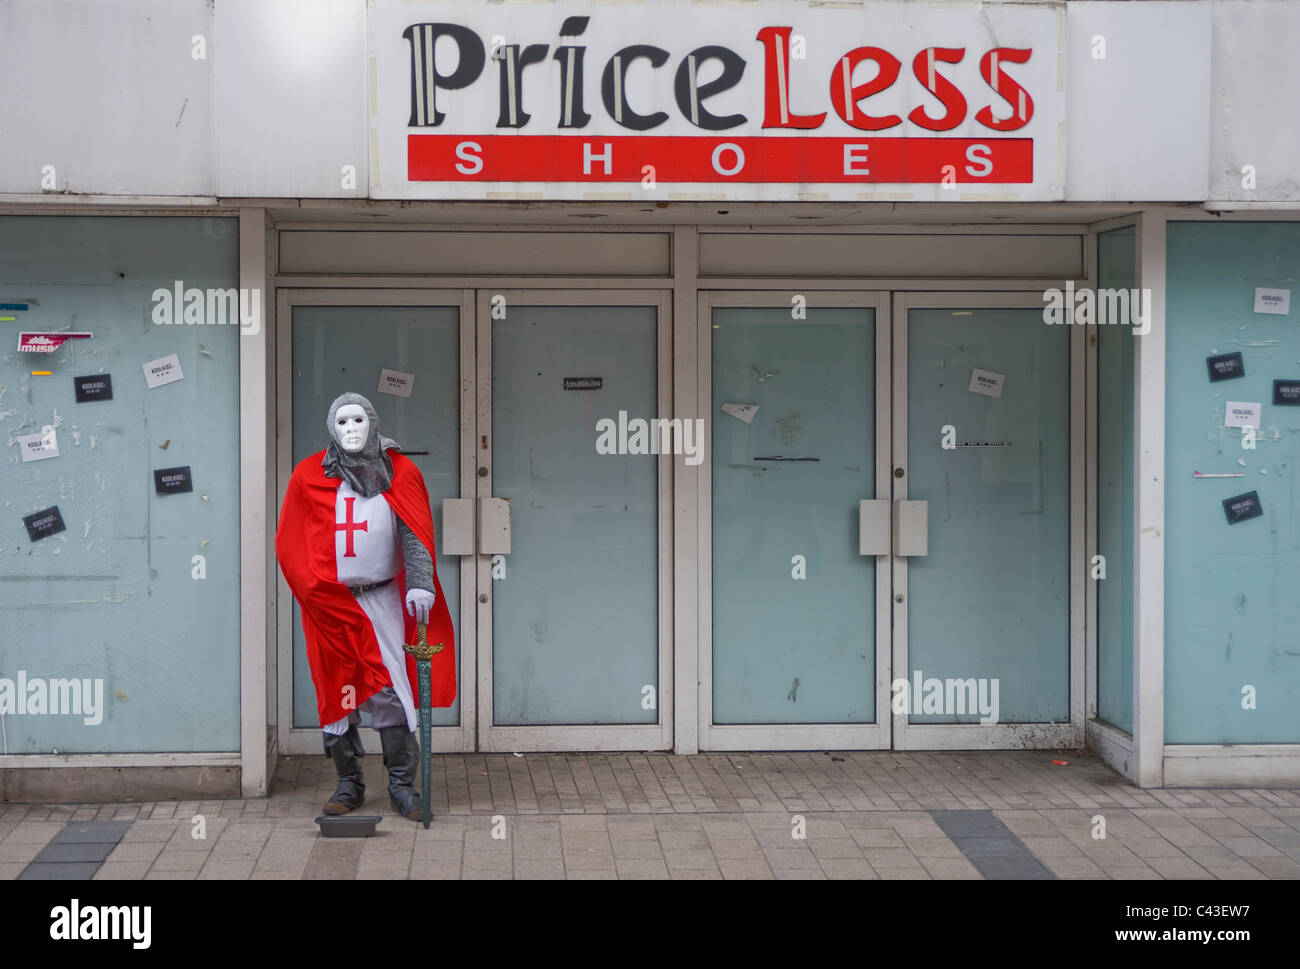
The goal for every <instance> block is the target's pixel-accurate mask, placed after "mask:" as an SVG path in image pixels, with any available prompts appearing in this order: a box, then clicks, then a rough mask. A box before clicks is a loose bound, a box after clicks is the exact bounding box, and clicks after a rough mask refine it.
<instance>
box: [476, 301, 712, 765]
mask: <svg viewBox="0 0 1300 969" xmlns="http://www.w3.org/2000/svg"><path fill="white" fill-rule="evenodd" d="M476 296H477V298H476V302H475V311H474V315H473V321H474V328H475V337H476V344H475V345H476V347H477V369H476V371H475V372H476V373H477V378H478V379H477V385H476V387H475V388H474V390H475V407H474V413H475V415H476V429H475V431H474V433H473V436H472V437H471V439H470V446H471V457H472V458H474V461H473V462H472V465H471V468H472V470H471V472H470V473H471V476H472V477H473V483H474V486H475V487H476V488H477V490H474V491H469V492H466V494H473V495H474V496H475V497H476V498H489V497H492V480H493V479H492V455H493V450H492V448H493V441H494V436H495V435H494V433H493V430H492V300H493V298H494V297H498V296H503V297H504V298H505V305H506V307H507V310H506V311H507V313H508V312H509V307H510V306H650V307H654V308H655V310H656V318H655V340H656V343H655V346H656V367H657V373H656V381H655V392H656V401H655V411H656V415H655V416H657V417H659V418H662V419H667V418H671V417H672V416H673V415H672V407H673V396H672V379H673V357H672V337H673V315H672V296H673V292H672V289H671V287H665V288H662V289H649V288H647V289H620V290H602V289H578V288H574V289H568V290H565V289H479V290H477V291H476ZM484 436H486V439H487V450H486V459H484V458H483V450H482V448H479V449H478V450H475V444H476V442H479V441H481V439H482V438H483V437H484ZM594 441H595V438H594V429H593V446H594ZM706 453H707V452H706ZM480 461H482V464H480ZM679 461H681V462H684V461H685V457H684V456H677V455H666V454H661V455H659V460H658V476H657V477H658V480H657V497H656V511H657V516H656V517H657V528H658V570H657V576H658V637H657V639H658V647H659V663H658V671H659V683H658V687H657V690H656V700H657V706H658V711H657V712H658V714H659V719H658V721H657V722H656V723H650V724H590V725H587V724H562V725H526V726H520V725H513V724H494V723H493V722H492V687H493V670H492V595H493V590H492V556H491V555H488V554H476V555H474V556H468V557H467V558H472V559H474V560H475V561H476V573H477V588H476V595H477V594H478V593H483V594H486V596H487V599H488V601H487V602H483V601H482V595H478V599H479V601H477V602H475V603H474V606H475V607H476V611H477V620H476V629H477V640H476V641H477V649H476V652H477V664H476V667H477V669H478V670H479V671H480V673H479V675H478V676H477V678H476V681H475V682H476V688H477V691H478V702H477V710H478V738H477V739H478V749H479V750H481V751H484V752H500V751H559V750H593V751H595V750H643V751H644V750H669V749H671V748H672V746H673V695H674V689H673V590H674V586H673V501H672V497H673V495H672V481H673V473H674V469H675V466H676V465H677V463H678V462H679ZM475 466H480V467H483V468H486V469H487V474H486V475H483V476H482V477H479V476H477V473H476V471H475V470H473V468H474V467H475ZM508 561H509V559H508V558H507V562H508Z"/></svg>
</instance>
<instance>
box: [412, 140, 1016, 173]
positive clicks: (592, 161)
mask: <svg viewBox="0 0 1300 969" xmlns="http://www.w3.org/2000/svg"><path fill="white" fill-rule="evenodd" d="M406 177H407V179H408V180H409V181H412V182H646V183H647V184H648V185H649V184H653V183H654V182H694V183H708V182H759V183H763V182H767V183H785V184H791V183H795V184H797V183H830V182H850V183H851V182H861V183H863V184H870V183H884V184H901V183H907V182H911V183H922V184H926V183H928V184H958V185H967V184H1009V183H1032V182H1033V180H1034V141H1033V139H1032V138H950V137H944V138H926V137H919V138H910V137H909V138H897V137H896V138H872V137H856V138H854V137H849V138H810V137H775V136H759V137H737V138H726V137H699V136H693V135H684V136H662V135H660V136H656V135H610V136H600V135H423V134H421V135H408V136H407V175H406Z"/></svg>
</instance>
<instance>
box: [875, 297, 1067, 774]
mask: <svg viewBox="0 0 1300 969" xmlns="http://www.w3.org/2000/svg"><path fill="white" fill-rule="evenodd" d="M1060 282H1062V283H1063V282H1064V280H1061V281H1060ZM1074 282H1075V283H1076V285H1089V279H1088V277H1085V278H1083V279H1077V280H1075V281H1074ZM948 307H952V308H954V309H982V308H990V309H1003V308H1006V309H1012V308H1023V309H1040V310H1041V309H1042V307H1043V299H1042V296H1041V293H1040V294H1031V293H1005V292H1003V293H999V292H989V291H968V292H964V293H950V292H949V293H914V292H913V293H897V294H895V296H894V346H895V361H894V362H895V368H894V394H895V397H894V427H893V444H894V462H893V463H894V466H895V467H901V468H903V469H904V470H906V469H907V467H908V464H907V440H908V438H907V430H908V428H907V345H908V344H907V328H908V318H907V315H908V312H909V311H910V310H913V309H943V308H948ZM1044 325H1046V324H1044ZM1086 330H1087V327H1084V326H1078V327H1071V333H1070V357H1069V372H1070V387H1069V426H1070V443H1069V472H1068V474H1069V482H1070V500H1069V542H1068V548H1067V552H1066V554H1067V560H1068V588H1069V612H1068V619H1067V622H1068V629H1069V653H1068V657H1067V669H1068V673H1069V694H1068V696H1069V701H1068V704H1069V711H1070V719H1069V721H1068V722H1066V723H1023V724H1021V723H996V724H988V725H983V724H909V723H908V722H907V719H908V718H907V717H906V716H899V717H897V718H896V722H895V724H894V748H895V749H897V750H991V749H1007V748H1012V749H1014V748H1020V747H1026V746H1030V747H1054V746H1060V747H1078V746H1081V745H1082V743H1083V737H1084V710H1085V683H1084V678H1085V670H1086V656H1085V653H1086V650H1085V643H1086V628H1085V623H1086V619H1087V615H1086V609H1085V601H1086V592H1085V589H1084V580H1085V576H1086V574H1087V573H1086V570H1085V569H1084V567H1083V566H1084V560H1083V555H1084V553H1085V551H1086V547H1087V546H1086V540H1085V534H1086V519H1085V514H1086V510H1087V503H1086V493H1085V486H1084V482H1085V479H1086V477H1087V469H1086V466H1085V457H1086V453H1085V447H1086V436H1085V433H1084V416H1085V415H1084V407H1085V403H1086V400H1085V380H1084V349H1085V331H1086ZM907 482H908V479H907V477H906V476H904V477H903V478H901V479H899V481H898V482H896V484H895V493H894V498H895V500H898V499H900V498H905V497H906V495H907ZM894 594H895V596H896V597H897V596H899V595H901V596H902V597H903V602H902V603H897V602H895V603H894V608H895V612H894V657H893V660H894V670H895V671H901V670H907V669H909V665H908V654H907V648H908V633H907V616H908V608H909V594H908V587H907V559H906V558H900V557H896V558H895V560H894Z"/></svg>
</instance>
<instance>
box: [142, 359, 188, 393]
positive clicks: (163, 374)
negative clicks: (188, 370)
mask: <svg viewBox="0 0 1300 969" xmlns="http://www.w3.org/2000/svg"><path fill="white" fill-rule="evenodd" d="M140 366H142V367H143V368H144V380H145V383H147V384H148V385H149V389H150V390H153V389H154V388H155V387H161V386H163V384H170V383H175V382H176V381H177V380H181V379H183V378H184V377H185V374H183V373H181V358H180V357H178V356H177V355H176V354H174V353H172V354H169V355H168V356H165V357H159V358H158V359H157V360H150V361H149V362H148V363H142V364H141V365H140Z"/></svg>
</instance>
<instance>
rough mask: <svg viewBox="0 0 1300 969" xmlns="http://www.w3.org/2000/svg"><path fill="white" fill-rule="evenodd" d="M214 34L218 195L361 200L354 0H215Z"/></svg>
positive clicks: (365, 168)
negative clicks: (347, 172) (348, 179)
mask: <svg viewBox="0 0 1300 969" xmlns="http://www.w3.org/2000/svg"><path fill="white" fill-rule="evenodd" d="M216 35H217V45H218V49H217V57H216V61H215V65H214V70H215V91H216V121H217V123H216V142H215V145H214V149H215V154H216V165H217V192H218V194H219V195H222V196H226V197H232V196H233V197H252V196H264V197H290V198H307V197H310V198H322V197H333V198H364V197H365V195H366V186H367V184H368V183H369V163H368V160H367V158H368V154H369V149H368V147H367V144H366V142H367V135H366V70H367V67H366V64H367V59H366V7H365V3H364V0H272V2H267V0H218V2H217V4H216ZM345 165H351V166H353V167H354V168H355V175H354V182H353V185H354V187H353V188H351V189H349V188H346V187H344V184H343V179H344V172H343V168H344V166H345Z"/></svg>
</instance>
